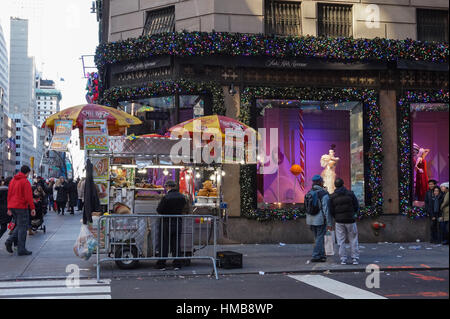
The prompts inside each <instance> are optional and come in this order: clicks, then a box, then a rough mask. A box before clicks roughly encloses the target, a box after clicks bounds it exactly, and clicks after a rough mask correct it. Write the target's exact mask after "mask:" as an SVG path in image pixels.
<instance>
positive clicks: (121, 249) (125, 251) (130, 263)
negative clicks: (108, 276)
mask: <svg viewBox="0 0 450 319" xmlns="http://www.w3.org/2000/svg"><path fill="white" fill-rule="evenodd" d="M130 248H131V249H130ZM114 258H138V250H137V248H136V246H131V247H129V246H121V245H120V246H117V247H116V249H115V253H114ZM115 263H116V265H117V267H119V268H120V269H134V268H136V267H137V265H138V264H139V260H116V261H115Z"/></svg>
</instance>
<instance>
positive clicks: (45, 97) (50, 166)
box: [35, 74, 62, 178]
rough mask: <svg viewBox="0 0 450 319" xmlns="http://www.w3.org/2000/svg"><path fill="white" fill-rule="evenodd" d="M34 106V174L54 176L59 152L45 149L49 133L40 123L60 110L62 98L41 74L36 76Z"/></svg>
mask: <svg viewBox="0 0 450 319" xmlns="http://www.w3.org/2000/svg"><path fill="white" fill-rule="evenodd" d="M35 88H36V106H35V125H36V126H37V128H38V142H37V150H38V151H37V154H36V155H37V158H39V162H40V163H39V166H37V171H36V174H37V175H40V176H42V177H44V178H48V177H55V176H53V175H54V174H58V170H57V169H55V167H58V165H60V164H59V163H60V162H61V159H60V158H59V156H58V155H59V154H57V153H56V152H54V151H47V145H46V143H48V142H49V141H50V140H51V133H50V132H46V130H45V129H43V128H42V124H43V123H44V122H45V120H46V119H47V117H49V116H50V115H52V114H54V113H57V112H59V111H60V101H61V99H62V95H61V91H60V90H58V89H57V88H56V85H55V82H54V81H53V80H44V79H42V77H41V74H38V75H37V76H36V85H35Z"/></svg>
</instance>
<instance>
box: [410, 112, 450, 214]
mask: <svg viewBox="0 0 450 319" xmlns="http://www.w3.org/2000/svg"><path fill="white" fill-rule="evenodd" d="M410 108H411V109H410V111H411V129H412V132H411V137H412V143H413V144H412V147H411V150H412V163H411V165H412V168H411V169H412V172H413V175H412V178H413V181H412V182H413V188H412V193H413V201H414V204H415V205H416V206H423V202H424V200H425V193H426V191H427V189H428V181H429V180H431V179H433V180H436V181H438V182H444V181H447V180H448V179H449V165H448V162H449V147H448V145H449V131H448V129H449V127H448V123H449V122H448V109H449V107H448V104H444V103H416V104H414V103H412V104H411V106H410Z"/></svg>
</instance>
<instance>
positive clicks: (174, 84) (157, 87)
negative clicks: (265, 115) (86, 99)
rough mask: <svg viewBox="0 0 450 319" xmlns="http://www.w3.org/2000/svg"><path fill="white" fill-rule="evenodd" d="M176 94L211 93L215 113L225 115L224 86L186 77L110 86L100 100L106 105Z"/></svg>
mask: <svg viewBox="0 0 450 319" xmlns="http://www.w3.org/2000/svg"><path fill="white" fill-rule="evenodd" d="M174 94H184V95H198V94H210V95H211V96H212V99H213V101H212V103H213V113H214V114H219V115H225V100H224V96H223V91H222V88H221V87H220V86H219V85H216V84H214V83H204V82H196V81H190V80H184V79H180V80H177V81H154V82H149V83H147V84H146V85H145V86H144V87H114V88H110V89H108V90H106V91H104V92H103V97H102V98H101V100H100V102H101V103H102V104H105V105H117V104H118V103H119V102H120V101H133V100H138V99H144V98H149V97H156V96H164V95H174Z"/></svg>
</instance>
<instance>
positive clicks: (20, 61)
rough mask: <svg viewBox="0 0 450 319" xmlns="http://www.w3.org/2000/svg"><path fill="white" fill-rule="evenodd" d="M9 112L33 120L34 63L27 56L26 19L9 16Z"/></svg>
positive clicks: (31, 58)
mask: <svg viewBox="0 0 450 319" xmlns="http://www.w3.org/2000/svg"><path fill="white" fill-rule="evenodd" d="M10 21H11V30H10V34H11V36H10V51H9V52H10V68H9V71H10V73H9V112H10V113H11V114H22V115H23V116H25V117H27V118H28V120H29V121H30V122H34V105H35V92H34V91H35V88H34V86H35V84H34V81H35V63H34V58H33V57H29V56H28V20H25V19H20V18H11V19H10Z"/></svg>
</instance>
